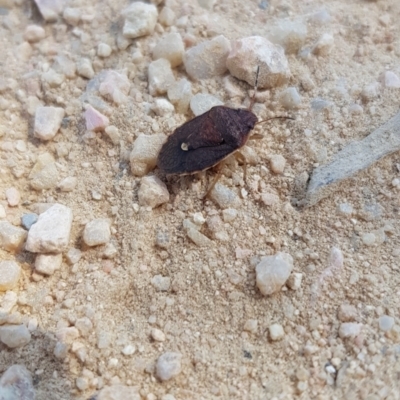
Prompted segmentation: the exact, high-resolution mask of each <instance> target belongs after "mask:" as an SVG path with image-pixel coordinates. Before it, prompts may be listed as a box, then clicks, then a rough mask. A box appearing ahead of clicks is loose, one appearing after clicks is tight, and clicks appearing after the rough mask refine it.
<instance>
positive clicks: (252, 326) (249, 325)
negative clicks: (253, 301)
mask: <svg viewBox="0 0 400 400" xmlns="http://www.w3.org/2000/svg"><path fill="white" fill-rule="evenodd" d="M257 329H258V321H257V320H256V319H248V320H247V321H246V323H245V324H244V327H243V330H245V331H247V332H250V333H257Z"/></svg>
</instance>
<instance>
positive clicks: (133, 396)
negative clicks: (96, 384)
mask: <svg viewBox="0 0 400 400" xmlns="http://www.w3.org/2000/svg"><path fill="white" fill-rule="evenodd" d="M96 399H97V400H141V399H143V397H142V396H140V394H139V393H138V387H137V386H136V385H135V386H125V385H121V384H120V383H118V384H115V385H112V386H106V387H105V388H102V389H101V390H100V392H99V393H98V394H97V395H96Z"/></svg>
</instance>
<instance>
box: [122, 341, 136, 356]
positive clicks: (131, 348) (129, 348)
mask: <svg viewBox="0 0 400 400" xmlns="http://www.w3.org/2000/svg"><path fill="white" fill-rule="evenodd" d="M135 351H136V347H135V346H133V345H131V344H128V345H126V346H125V347H124V348H123V349H122V351H121V352H122V354H123V355H124V356H131V355H132V354H135Z"/></svg>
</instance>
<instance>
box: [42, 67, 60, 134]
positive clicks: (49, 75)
mask: <svg viewBox="0 0 400 400" xmlns="http://www.w3.org/2000/svg"><path fill="white" fill-rule="evenodd" d="M41 77H42V81H43V83H46V84H47V85H49V86H50V87H51V88H57V87H59V86H61V84H62V83H63V82H64V81H65V76H64V74H59V73H57V72H56V71H54V69H52V68H50V69H49V70H48V71H47V72H44V73H43V74H42V75H41ZM45 140H46V139H45Z"/></svg>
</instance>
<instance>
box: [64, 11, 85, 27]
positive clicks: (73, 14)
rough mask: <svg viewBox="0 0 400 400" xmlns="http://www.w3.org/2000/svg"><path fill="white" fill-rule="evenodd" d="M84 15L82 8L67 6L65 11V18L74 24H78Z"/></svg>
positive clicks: (70, 23)
mask: <svg viewBox="0 0 400 400" xmlns="http://www.w3.org/2000/svg"><path fill="white" fill-rule="evenodd" d="M81 15H82V10H81V9H80V8H77V7H76V8H75V7H65V8H64V11H63V18H64V19H65V21H66V22H67V23H68V24H69V25H72V26H76V25H78V23H79V21H80V19H81Z"/></svg>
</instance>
